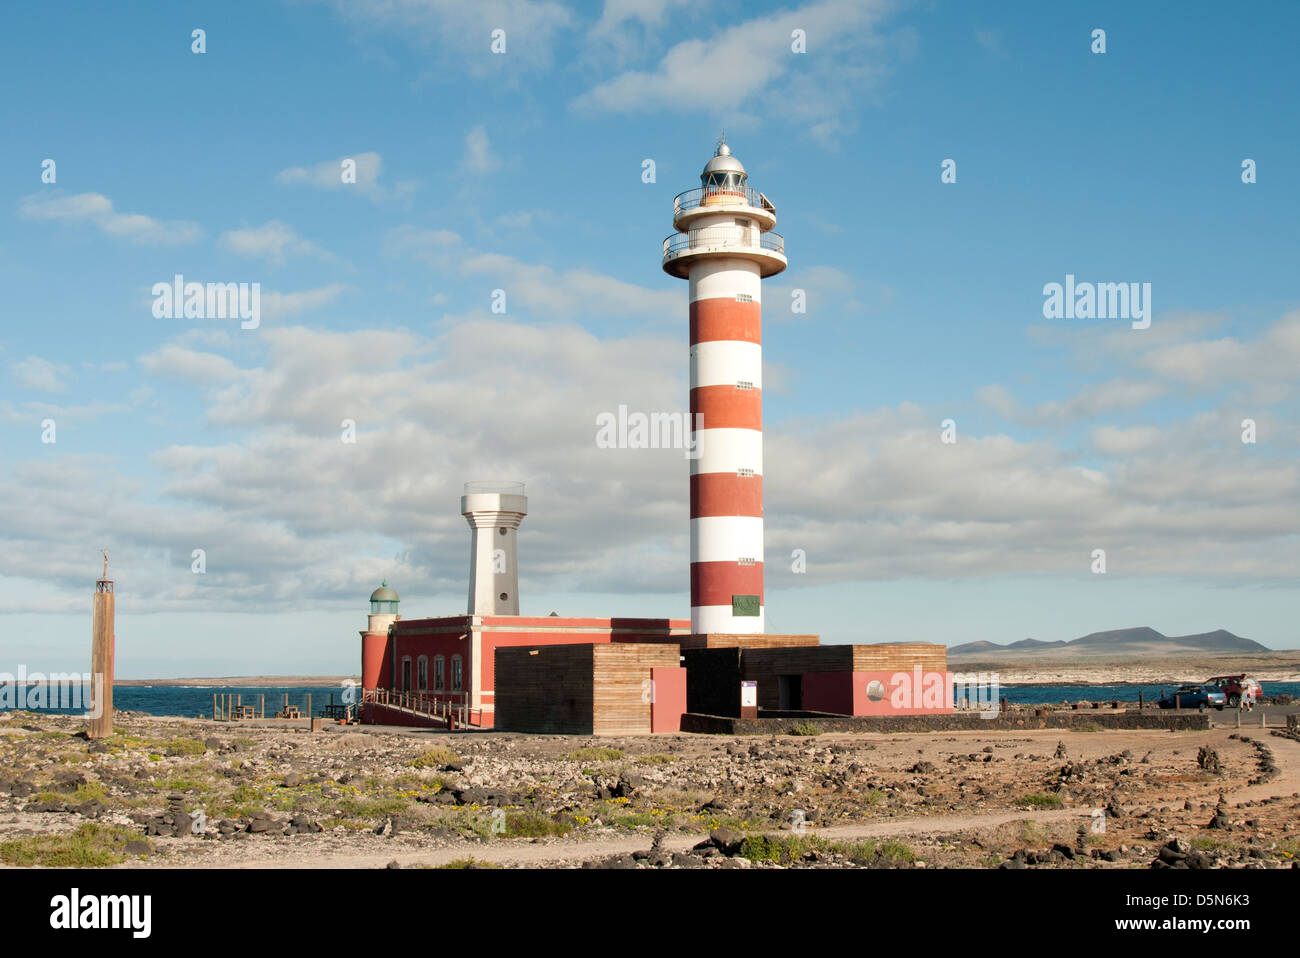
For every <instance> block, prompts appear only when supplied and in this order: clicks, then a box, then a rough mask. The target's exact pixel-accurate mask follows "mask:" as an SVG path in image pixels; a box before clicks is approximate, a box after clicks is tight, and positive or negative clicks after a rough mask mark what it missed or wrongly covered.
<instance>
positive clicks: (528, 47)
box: [327, 0, 572, 76]
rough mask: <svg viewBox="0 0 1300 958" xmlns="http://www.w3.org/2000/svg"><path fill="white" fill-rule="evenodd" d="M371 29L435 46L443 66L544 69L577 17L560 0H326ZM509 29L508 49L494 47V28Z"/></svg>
mask: <svg viewBox="0 0 1300 958" xmlns="http://www.w3.org/2000/svg"><path fill="white" fill-rule="evenodd" d="M327 2H330V5H331V6H333V7H334V9H335V11H336V12H337V13H338V15H339V16H340V17H342V18H343V19H344V20H346V21H347V22H348V23H351V24H352V25H354V26H355V27H357V28H358V29H360V30H362V31H365V32H366V33H371V34H373V33H388V34H391V35H394V36H397V37H400V38H401V39H402V40H404V41H407V42H410V43H414V44H417V45H421V46H433V47H436V48H437V49H438V50H439V52H440V54H441V56H440V58H439V59H440V64H439V65H440V67H441V66H442V65H443V64H445V63H450V62H455V63H456V64H458V65H459V66H460V67H462V68H463V69H465V70H467V71H468V72H469V73H470V74H471V75H474V76H482V75H484V74H488V73H492V72H501V73H506V74H507V75H508V74H509V73H513V72H515V71H519V70H527V71H532V70H540V69H546V68H548V67H549V66H550V65H551V62H552V59H553V53H552V51H553V50H554V49H555V46H556V38H557V37H558V36H559V35H560V33H561V32H562V31H564V30H565V29H567V28H568V27H569V25H570V24H571V22H572V14H571V13H570V12H569V10H568V9H567V7H566V6H565V5H564V4H562V3H559V2H557V0H474V2H473V3H466V2H464V0H327ZM497 29H501V30H504V31H505V32H506V52H505V53H504V54H500V55H496V54H493V53H492V52H491V49H490V44H491V37H492V31H493V30H497Z"/></svg>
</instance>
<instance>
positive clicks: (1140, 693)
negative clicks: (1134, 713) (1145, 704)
mask: <svg viewBox="0 0 1300 958" xmlns="http://www.w3.org/2000/svg"><path fill="white" fill-rule="evenodd" d="M1138 711H1139V712H1141V711H1142V690H1141V689H1138Z"/></svg>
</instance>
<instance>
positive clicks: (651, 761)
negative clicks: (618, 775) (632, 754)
mask: <svg viewBox="0 0 1300 958" xmlns="http://www.w3.org/2000/svg"><path fill="white" fill-rule="evenodd" d="M636 761H637V763H639V764H641V765H671V764H672V763H673V762H675V761H677V756H676V755H665V754H664V753H663V752H655V753H654V754H653V755H642V756H641V757H640V758H638V759H637V760H636Z"/></svg>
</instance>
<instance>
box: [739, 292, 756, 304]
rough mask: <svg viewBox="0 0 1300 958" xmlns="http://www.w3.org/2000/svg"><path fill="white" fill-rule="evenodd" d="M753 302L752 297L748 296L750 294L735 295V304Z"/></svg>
mask: <svg viewBox="0 0 1300 958" xmlns="http://www.w3.org/2000/svg"><path fill="white" fill-rule="evenodd" d="M753 301H754V297H753V295H752V294H750V293H737V294H736V302H738V303H752V302H753Z"/></svg>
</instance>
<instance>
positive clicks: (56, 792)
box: [36, 781, 108, 805]
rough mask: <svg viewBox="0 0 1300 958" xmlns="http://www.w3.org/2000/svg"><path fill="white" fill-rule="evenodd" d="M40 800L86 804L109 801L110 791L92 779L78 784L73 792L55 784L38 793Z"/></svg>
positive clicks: (37, 799)
mask: <svg viewBox="0 0 1300 958" xmlns="http://www.w3.org/2000/svg"><path fill="white" fill-rule="evenodd" d="M36 801H38V802H68V803H72V805H85V803H86V802H107V801H108V792H105V790H104V786H103V785H100V784H99V783H98V781H92V783H90V784H87V785H78V786H77V788H75V789H73V790H72V792H68V790H66V786H64V788H59V786H55V788H53V789H49V790H45V792H40V793H38V794H36Z"/></svg>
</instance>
